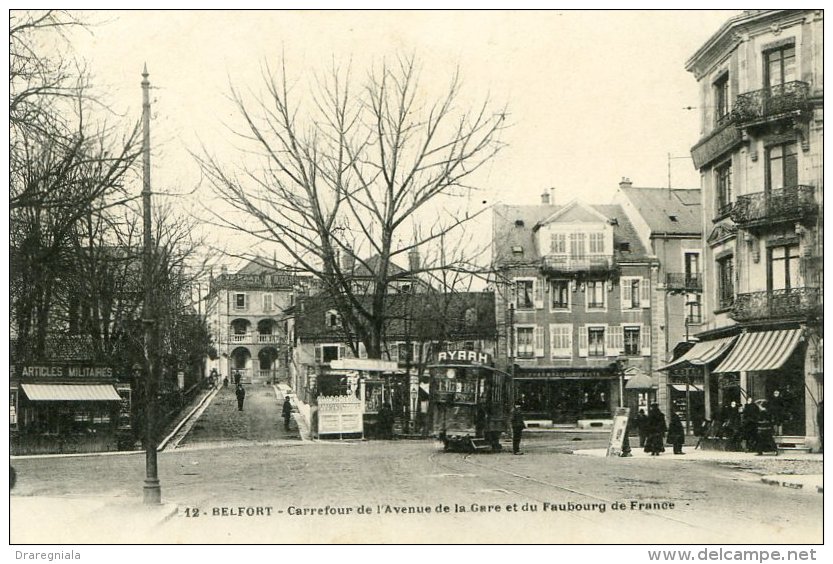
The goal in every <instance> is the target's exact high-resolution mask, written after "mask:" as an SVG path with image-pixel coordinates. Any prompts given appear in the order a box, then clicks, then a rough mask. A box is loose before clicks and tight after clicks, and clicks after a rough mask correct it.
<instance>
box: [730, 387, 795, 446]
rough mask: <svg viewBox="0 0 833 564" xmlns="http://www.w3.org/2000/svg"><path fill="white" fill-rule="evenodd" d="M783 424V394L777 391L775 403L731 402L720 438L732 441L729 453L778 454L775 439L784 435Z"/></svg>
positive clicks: (773, 401)
mask: <svg viewBox="0 0 833 564" xmlns="http://www.w3.org/2000/svg"><path fill="white" fill-rule="evenodd" d="M783 423H784V413H783V410H782V409H781V401H780V394H779V392H778V391H775V392H774V393H773V396H772V399H771V400H758V401H754V400H753V399H752V397H748V398H746V403H745V404H744V405H743V406H739V405H738V403H737V402H735V401H733V402H730V403H729V405H727V406H725V407H724V408H723V413H722V416H721V424H720V427H719V430H718V433H717V436H718V437H720V438H725V439H727V440H728V450H734V451H739V450H744V451H746V452H756V453H757V454H759V455H763V453H764V452H774V453H775V454H778V448H777V446H776V444H775V435H777V434H780V433H781V429H782V425H783Z"/></svg>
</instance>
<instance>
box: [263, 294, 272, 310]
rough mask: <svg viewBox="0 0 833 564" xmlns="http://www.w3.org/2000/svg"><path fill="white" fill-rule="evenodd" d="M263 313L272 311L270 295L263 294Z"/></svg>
mask: <svg viewBox="0 0 833 564" xmlns="http://www.w3.org/2000/svg"><path fill="white" fill-rule="evenodd" d="M263 311H272V294H263Z"/></svg>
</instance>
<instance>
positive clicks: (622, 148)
mask: <svg viewBox="0 0 833 564" xmlns="http://www.w3.org/2000/svg"><path fill="white" fill-rule="evenodd" d="M736 13H737V12H736V11H710V10H703V11H604V10H601V11H599V10H596V11H443V12H436V11H419V12H415V11H397V12H385V11H381V12H379V11H376V12H361V11H338V12H336V11H303V12H299V11H267V12H263V11H245V12H244V11H208V12H197V11H165V12H162V11H138V12H133V11H119V12H104V11H92V12H86V13H83V14H82V16H83V18H84V19H85V20H87V21H89V22H92V23H93V25H92V26H91V27H90V28H89V31H83V32H76V33H75V34H74V35H73V36H72V37H71V40H72V46H73V49H74V50H75V53H76V55H77V56H79V57H81V58H83V59H84V60H86V62H87V64H88V66H89V68H90V70H91V71H92V73H93V75H94V77H95V81H96V86H97V87H99V88H101V89H102V90H103V91H104V92H106V96H107V100H108V102H110V104H111V106H112V107H113V108H114V109H116V111H117V112H118V113H120V114H124V115H125V116H126V117H127V118H128V119H136V120H138V119H139V116H140V112H141V89H140V82H141V71H142V67H143V65H144V64H145V63H146V64H147V67H148V71H149V73H150V82H151V86H152V95H151V98H152V108H153V113H152V115H153V119H152V125H151V128H152V140H153V173H152V177H153V189H154V192H157V193H161V194H164V193H169V194H183V193H185V194H188V195H187V196H176V197H170V199H171V200H172V201H175V202H179V204H180V205H182V206H183V207H184V208H186V209H198V208H199V207H200V206H201V205H206V206H210V207H212V208H213V209H222V207H223V204H222V202H219V201H216V200H215V199H213V198H214V196H213V194H212V193H211V191H210V190H209V189H208V188H207V187H206V186H205V185H204V183H202V184H201V180H202V179H201V175H200V171H199V167H198V166H197V165H196V163H195V162H194V160H193V158H192V156H191V154H190V151H195V150H198V149H199V147H200V145H201V144H202V145H203V146H205V147H206V148H207V149H208V150H209V151H211V152H212V153H213V154H215V155H217V156H218V157H219V158H220V159H223V160H225V159H228V161H229V162H234V160H235V159H238V158H239V152H238V147H237V146H236V143H235V140H234V138H233V136H232V135H231V134H230V131H229V129H228V127H229V125H234V124H237V123H239V122H238V121H237V118H238V116H237V115H236V113H235V108H234V106H233V103H232V102H231V101H230V100H229V98H228V95H229V91H230V85H232V84H233V85H234V86H235V87H237V88H240V89H241V90H243V91H247V90H254V91H256V90H257V89H258V88H259V87H260V86H261V85H262V75H261V72H262V69H263V65H264V64H271V65H274V64H275V63H277V61H279V60H280V58H281V57H282V56H283V58H284V59H285V60H286V62H287V65H288V69H289V74H290V75H294V76H296V77H298V84H299V86H298V87H299V88H301V89H303V88H305V87H306V84H308V83H309V82H310V81H311V80H312V79H313V78H314V76H315V74H314V73H322V72H325V71H326V70H327V69H329V68H330V67H331V65H332V64H334V63H335V64H340V65H343V64H346V63H349V64H350V65H351V66H352V68H354V69H356V70H357V71H362V72H364V70H365V69H368V68H370V66H371V65H372V64H374V63H378V62H379V61H380V60H381V59H382V58H384V57H392V56H395V55H396V54H400V53H405V54H411V53H412V54H415V55H416V57H417V59H418V60H419V61H420V62H421V64H422V73H423V74H422V79H423V80H422V84H421V85H422V87H423V89H424V90H425V91H426V95H427V96H429V97H440V96H442V95H443V94H444V85H445V84H447V81H448V77H449V76H450V74H451V73H452V72H453V70H454V69H455V67H458V68H459V69H460V72H461V75H462V79H463V98H462V99H461V100H462V102H463V103H466V102H468V101H470V102H471V103H475V102H477V101H482V100H483V99H485V98H488V99H489V100H490V102H491V103H492V104H493V105H494V106H495V107H500V106H503V105H506V106H507V107H508V113H509V120H508V122H509V124H510V127H509V128H508V129H507V130H506V131H504V133H503V134H502V141H503V142H504V143H505V144H506V146H505V148H504V149H503V150H502V151H501V152H500V153H499V154H498V155H497V157H495V159H494V160H493V161H492V162H491V163H490V164H489V165H488V166H487V167H485V168H484V169H483V171H481V174H479V176H478V177H477V180H478V188H479V189H480V192H479V193H478V194H477V205H486V206H490V205H492V204H495V203H510V204H512V203H514V204H535V203H538V202H539V201H540V196H539V195H540V194H541V192H543V191H544V190H547V189H550V188H554V199H555V202H556V203H566V202H568V201H570V200H572V199H574V198H578V199H581V200H584V201H587V202H591V203H608V202H609V201H610V200H611V199H612V197H613V195H614V192H615V190H616V188H617V186H618V182H619V181H620V179H621V178H622V177H623V176H626V177H628V178H630V179H631V180H632V181H633V183H634V185H636V186H650V187H665V186H667V184H668V178H669V169H668V165H669V162H670V165H671V171H670V172H671V174H670V177H671V184H672V186H673V187H676V188H697V187H699V177H698V174H697V172H696V170H695V169H694V167H693V165H692V163H691V160H690V158H689V150H690V148H691V146H692V145H694V144H695V143H696V142H697V139H698V137H699V126H698V123H699V113H698V110H697V109H696V106H697V104H698V97H697V88H696V81H695V79H694V77H693V75H691V74H690V73H688V72H686V71H685V68H684V66H685V62H686V60H687V59H688V58H689V57H690V56H691V55H693V54H694V52H695V51H696V50H697V49H698V48H699V47H700V46H701V45H702V44H703V42H704V41H706V40H707V39H708V38H709V37H710V36H711V35H712V34H713V33H714V32H715V31H716V30H717V29H718V27H719V26H720V25H721V24H722V23H723V22H725V21H726V20H727V19H728V18H729V17H731V16H732V15H734V14H736ZM688 107H694V108H695V109H685V108H688ZM668 155H671V157H672V158H671V159H670V161H669V159H668ZM160 197H161V196H160ZM484 202H485V204H484ZM483 228H484V229H487V227H485V226H483ZM210 235H211V236H212V237H218V238H220V239H223V240H225V241H226V243H228V242H229V241H230V240H233V239H234V236H233V235H231V234H228V233H225V234H218V233H216V232H215V231H214V230H212V231H210ZM233 244H234V243H232V245H233Z"/></svg>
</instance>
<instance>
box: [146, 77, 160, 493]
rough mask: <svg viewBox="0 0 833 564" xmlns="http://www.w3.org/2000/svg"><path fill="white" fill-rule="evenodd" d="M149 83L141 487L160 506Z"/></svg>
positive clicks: (147, 105)
mask: <svg viewBox="0 0 833 564" xmlns="http://www.w3.org/2000/svg"><path fill="white" fill-rule="evenodd" d="M149 89H150V82H149V81H148V68H147V65H145V67H144V69H143V70H142V126H143V134H142V222H143V228H144V229H143V230H144V237H143V244H144V248H143V264H142V278H143V280H142V282H143V284H144V290H145V296H144V303H143V304H142V325H143V328H144V344H145V362H146V363H147V367H146V370H145V375H146V377H145V486H144V502H145V504H146V505H158V504H160V503H162V489H161V487H160V486H159V474H158V469H157V464H156V432H155V431H156V429H155V427H156V393H157V384H158V382H157V380H156V377H157V374H156V371H155V368H156V366H155V364H156V363H155V362H154V359H155V356H156V343H157V339H156V338H155V337H156V308H155V307H154V305H155V304H154V303H153V299H154V297H153V278H154V277H153V248H152V245H153V241H152V235H151V208H150V94H149Z"/></svg>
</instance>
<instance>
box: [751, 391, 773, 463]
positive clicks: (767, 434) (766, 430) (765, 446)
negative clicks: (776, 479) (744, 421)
mask: <svg viewBox="0 0 833 564" xmlns="http://www.w3.org/2000/svg"><path fill="white" fill-rule="evenodd" d="M757 423H758V428H757V431H758V436H757V440H756V441H755V443H756V444H755V447H756V449H757V451H758V456H761V455H763V453H765V452H774V453H775V454H776V455H777V454H778V446H777V445H776V444H775V437H774V432H775V424H774V422H773V417H772V412H771V411H770V410H769V409H767V401H766V400H763V401H761V402H760V403H759V405H758V417H757Z"/></svg>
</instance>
